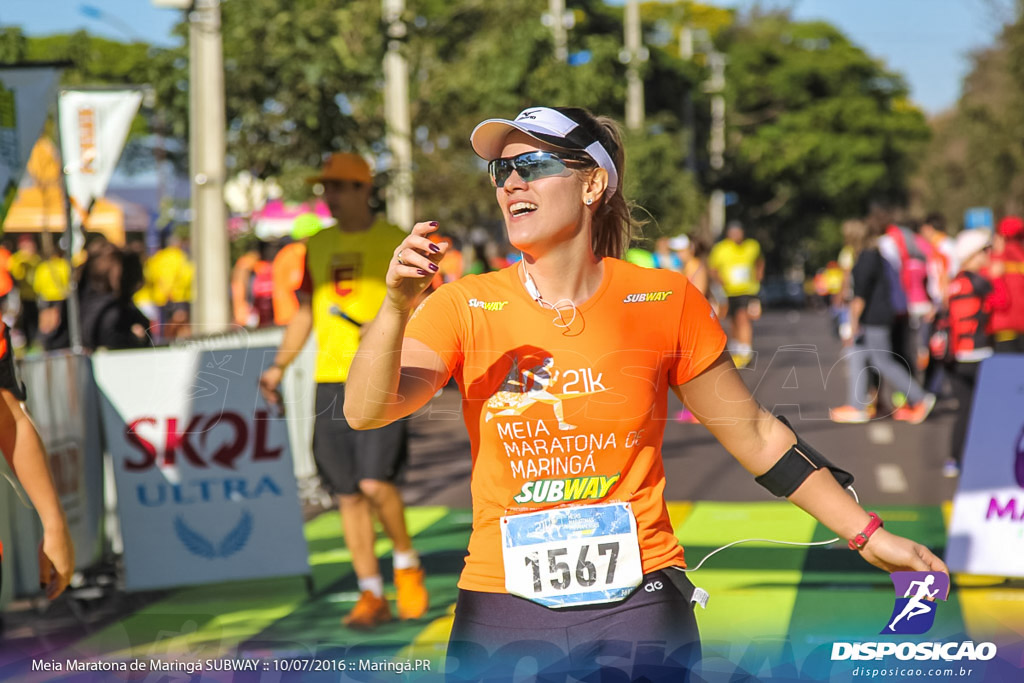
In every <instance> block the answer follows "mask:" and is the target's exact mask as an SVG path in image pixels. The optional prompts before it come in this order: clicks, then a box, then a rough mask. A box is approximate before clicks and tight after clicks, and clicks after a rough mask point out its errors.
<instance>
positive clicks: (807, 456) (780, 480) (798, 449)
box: [754, 415, 853, 498]
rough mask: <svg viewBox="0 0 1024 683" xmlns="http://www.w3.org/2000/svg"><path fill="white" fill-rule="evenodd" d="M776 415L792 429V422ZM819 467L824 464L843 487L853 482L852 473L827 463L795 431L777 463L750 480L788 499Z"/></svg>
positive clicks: (823, 457) (825, 459) (773, 493)
mask: <svg viewBox="0 0 1024 683" xmlns="http://www.w3.org/2000/svg"><path fill="white" fill-rule="evenodd" d="M778 418H779V421H780V422H782V424H784V425H786V426H787V427H789V428H790V429H793V425H791V424H789V420H787V419H786V418H784V417H782V416H781V415H779V416H778ZM793 433H794V434H796V430H795V429H793ZM822 467H827V468H828V469H829V471H830V472H832V476H833V477H835V479H836V481H837V482H839V485H840V486H842V487H843V488H844V489H845V488H846V487H847V486H849V485H850V484H852V483H853V475H852V474H850V473H849V472H847V471H846V470H843V469H840V468H838V467H836V466H835V465H833V464H832V463H830V462H829V461H828V459H827V458H826V457H825V456H824V455H822V454H821V453H819V452H818V451H816V450H815V449H814V448H812V447H811V445H810V444H809V443H807V442H806V441H804V440H803V439H801V438H800V435H799V434H796V443H795V444H794V445H793V446H790V448H789V450H788V451H786V452H785V453H784V454H783V456H782V457H781V458H779V460H778V462H776V463H775V464H774V465H772V468H771V469H770V470H768V471H767V472H765V473H764V474H762V475H761V476H760V477H757V478H756V479H754V481H756V482H757V483H758V484H760V485H761V486H763V487H765V488H766V489H768V490H769V491H770V492H771V493H772V495H775V496H778V497H779V498H788V497H789V496H790V495H792V494H793V492H794V491H796V490H797V489H798V488H800V484H803V483H804V480H805V479H807V477H809V476H811V474H812V473H813V472H814V471H815V470H819V469H821V468H822Z"/></svg>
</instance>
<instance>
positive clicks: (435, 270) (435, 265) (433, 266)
mask: <svg viewBox="0 0 1024 683" xmlns="http://www.w3.org/2000/svg"><path fill="white" fill-rule="evenodd" d="M430 269H431V270H432V271H434V272H435V273H436V272H437V264H436V263H431V264H430Z"/></svg>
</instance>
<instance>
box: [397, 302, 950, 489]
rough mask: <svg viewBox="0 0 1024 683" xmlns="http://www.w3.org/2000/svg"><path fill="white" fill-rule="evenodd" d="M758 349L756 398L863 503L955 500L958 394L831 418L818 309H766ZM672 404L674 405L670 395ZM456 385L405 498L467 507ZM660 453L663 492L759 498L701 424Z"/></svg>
mask: <svg viewBox="0 0 1024 683" xmlns="http://www.w3.org/2000/svg"><path fill="white" fill-rule="evenodd" d="M754 347H755V350H756V353H757V355H756V358H755V360H754V362H753V363H752V364H751V365H750V367H748V368H746V369H744V370H742V371H741V372H742V373H743V377H744V379H745V381H746V382H747V385H748V386H749V387H750V388H751V390H752V391H753V393H754V395H755V396H756V397H757V399H758V400H759V401H760V402H761V403H762V404H763V405H765V406H767V407H769V408H771V409H772V410H773V412H775V413H776V414H781V415H785V416H786V417H787V418H789V420H790V422H792V424H793V425H794V427H795V428H796V429H797V430H798V431H799V433H800V434H801V436H802V437H803V438H804V439H806V440H807V441H808V442H809V443H811V444H812V445H814V446H815V447H816V448H817V449H818V450H819V451H821V452H822V453H824V454H825V455H826V456H827V457H828V458H830V459H831V460H833V461H834V462H835V463H836V464H838V465H840V466H842V467H843V468H844V469H847V470H849V471H851V472H853V474H854V476H855V477H856V482H855V484H854V488H855V489H856V491H857V494H858V495H859V496H860V500H861V501H862V502H864V503H865V504H876V505H893V504H924V505H936V504H940V503H941V502H943V501H946V500H951V499H952V497H953V493H954V491H955V490H956V480H955V479H946V478H943V477H942V474H941V472H940V468H941V466H942V463H943V462H944V460H945V459H946V458H947V457H948V454H949V448H950V446H949V443H950V433H951V430H952V425H953V419H954V417H955V413H956V409H957V408H956V402H955V401H954V400H953V399H951V398H946V399H941V400H940V401H939V404H938V406H937V407H936V409H935V411H934V412H933V413H932V415H931V417H929V418H928V420H927V421H926V422H925V423H923V424H921V425H909V424H906V423H902V422H896V421H894V420H892V419H891V418H888V417H879V418H876V419H874V420H872V421H871V422H869V423H867V424H863V425H840V424H834V423H833V422H831V421H830V420H829V419H828V409H829V407H830V406H838V405H841V404H842V403H844V402H845V395H846V394H845V391H846V368H845V366H844V364H843V363H842V362H841V361H840V350H841V349H840V345H839V342H838V340H837V339H836V338H835V337H834V336H833V335H832V333H831V330H830V327H829V319H828V316H827V314H826V313H825V312H824V311H813V310H802V311H767V312H766V313H765V315H764V316H763V317H762V319H761V320H760V321H758V322H757V323H755V328H754ZM669 400H670V414H672V415H674V414H675V411H676V410H678V408H679V407H680V405H679V402H678V401H677V400H676V398H675V397H674V396H670V398H669ZM459 410H460V408H459V396H458V391H457V389H456V388H455V387H454V386H449V387H448V388H446V389H445V390H444V392H443V394H442V395H441V396H440V397H439V398H436V399H434V401H433V402H432V403H431V404H430V406H429V407H428V408H427V409H425V410H424V411H423V412H422V413H421V414H419V415H417V416H416V417H414V418H413V421H412V424H411V430H412V434H413V438H412V442H411V461H410V467H409V471H408V474H407V484H406V486H405V487H404V496H405V499H406V502H407V503H408V504H410V505H430V504H437V505H447V506H451V507H469V506H470V494H469V476H470V469H471V463H470V452H469V438H468V436H467V434H466V429H465V426H464V425H463V423H462V417H461V414H460V412H459ZM663 457H664V460H665V470H666V475H667V487H666V490H665V496H666V498H667V499H668V500H676V501H694V500H715V501H758V500H769V499H770V498H771V496H770V494H768V492H767V491H765V490H764V489H763V488H761V487H760V486H758V485H757V484H756V483H755V482H754V480H753V477H752V476H751V475H750V474H748V473H747V472H746V470H744V469H743V468H742V467H741V466H740V465H739V464H738V463H737V462H736V461H735V460H734V459H733V458H732V457H731V456H729V454H728V453H727V452H726V451H725V449H723V448H722V447H721V446H720V445H719V444H718V442H717V441H716V440H715V439H714V437H712V436H711V434H710V433H709V432H708V431H707V430H706V429H705V428H704V427H703V426H701V425H699V424H683V423H679V422H676V421H675V420H674V419H670V420H669V421H668V423H667V424H666V427H665V441H664V451H663Z"/></svg>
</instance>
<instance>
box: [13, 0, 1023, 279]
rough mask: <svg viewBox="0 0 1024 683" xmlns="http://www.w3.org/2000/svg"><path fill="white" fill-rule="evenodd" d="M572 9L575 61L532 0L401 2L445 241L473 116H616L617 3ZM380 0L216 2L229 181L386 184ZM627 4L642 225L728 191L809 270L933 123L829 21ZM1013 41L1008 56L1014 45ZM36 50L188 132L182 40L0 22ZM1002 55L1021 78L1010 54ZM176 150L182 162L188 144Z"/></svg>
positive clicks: (465, 173) (682, 0)
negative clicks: (365, 159) (373, 179)
mask: <svg viewBox="0 0 1024 683" xmlns="http://www.w3.org/2000/svg"><path fill="white" fill-rule="evenodd" d="M567 4H568V7H569V9H570V10H571V11H572V12H573V13H574V16H575V19H576V24H575V26H574V27H573V28H572V29H571V30H569V31H568V41H569V42H568V47H569V52H570V54H576V55H579V54H584V53H586V54H588V55H589V60H586V61H585V62H584V63H580V64H578V65H575V66H570V65H568V64H564V63H560V62H558V61H556V60H555V59H554V57H553V49H552V48H553V45H552V34H551V31H550V29H549V28H547V27H545V26H544V25H543V24H542V22H541V15H542V14H543V13H544V12H545V11H546V10H547V3H546V2H544V1H543V0H505V1H504V2H490V1H488V0H408V2H407V6H408V8H409V9H408V10H407V11H406V13H405V15H404V16H403V17H402V19H403V21H404V22H405V25H406V27H407V35H406V36H405V37H403V38H401V39H400V45H401V49H402V50H403V52H404V54H405V55H406V57H407V58H408V62H409V70H410V78H409V90H410V106H411V114H412V121H413V161H414V169H413V170H414V189H415V198H416V213H417V215H418V216H420V217H423V218H427V219H436V220H439V221H441V222H442V228H443V229H445V230H448V231H451V232H455V233H463V234H464V233H466V232H468V231H469V230H471V229H473V228H475V227H486V228H488V229H490V230H491V232H492V234H494V235H495V236H498V235H500V234H501V232H502V229H501V221H500V216H499V213H498V210H497V207H496V206H495V202H494V195H493V192H494V191H493V188H491V187H490V183H489V180H488V178H487V176H486V173H485V167H484V164H483V162H482V161H481V160H479V159H477V158H476V156H475V155H474V154H473V153H472V150H471V149H470V146H469V134H470V132H471V131H472V129H473V127H474V126H475V125H476V124H477V123H479V122H480V121H481V120H483V119H485V118H489V117H511V116H514V115H515V114H516V113H517V112H519V111H520V110H521V109H523V108H525V107H528V106H535V105H539V104H548V105H573V106H584V107H588V108H589V109H591V110H592V111H594V112H595V113H597V114H602V115H609V116H612V117H614V118H617V119H620V120H621V118H622V114H623V112H624V110H625V83H626V78H625V74H626V67H625V65H623V64H622V63H621V61H620V59H619V52H620V50H621V48H622V40H623V10H622V7H621V6H611V5H608V4H606V3H605V2H603V1H602V0H569V2H568V3H567ZM380 6H381V3H380V0H347V1H346V2H338V0H290V1H289V2H284V1H283V0H222V4H221V17H222V36H223V52H224V71H225V78H224V82H225V90H226V117H227V128H228V131H227V132H228V137H227V143H228V158H227V163H228V171H229V174H230V173H233V172H237V171H240V170H248V171H249V172H250V173H252V174H253V175H254V176H256V177H258V178H262V179H268V178H274V179H276V180H277V181H278V183H279V184H280V185H281V186H282V187H283V188H284V190H285V193H286V197H288V198H290V199H303V198H305V197H306V196H307V195H308V192H309V186H308V184H307V183H305V178H306V176H307V175H309V174H310V172H311V171H312V169H314V168H315V167H316V166H317V165H318V164H319V162H320V159H321V158H322V155H324V154H325V153H327V152H330V151H334V150H356V151H359V152H362V153H364V154H365V155H367V156H369V157H373V158H375V159H376V160H377V161H378V163H379V165H380V166H381V170H382V171H383V174H382V180H384V181H386V180H387V174H388V170H389V162H390V159H389V155H388V153H387V149H386V145H385V138H384V116H383V113H384V112H383V68H382V59H383V56H384V54H385V50H386V49H387V47H388V46H387V37H386V27H384V26H383V24H382V22H381V14H380V13H381V7H380ZM641 13H642V18H643V29H644V35H645V43H646V44H647V46H648V48H649V49H650V59H649V60H648V61H647V62H645V63H643V65H642V67H641V73H642V76H643V79H644V85H645V107H646V124H645V127H644V129H643V130H641V131H630V132H629V133H628V134H627V135H626V136H625V145H626V157H627V171H626V174H625V176H626V187H625V190H626V194H627V197H630V198H632V199H634V200H635V201H636V202H637V203H638V204H639V205H640V206H641V207H643V208H642V210H638V212H637V217H638V218H642V219H643V218H646V219H648V224H647V227H646V233H647V234H648V235H649V236H659V235H673V234H678V233H680V232H684V231H685V232H693V231H695V230H696V229H697V227H698V226H699V225H701V224H706V218H705V212H706V198H705V196H706V193H707V192H709V191H710V190H711V189H713V188H724V189H727V190H729V191H731V192H733V193H735V194H736V196H737V200H738V203H737V204H736V205H735V206H733V207H730V216H731V217H732V216H733V215H735V216H736V217H739V218H741V219H744V220H745V221H747V222H748V224H749V227H750V228H751V232H752V233H753V234H754V235H756V236H757V237H758V238H759V239H761V240H762V243H763V245H764V247H765V251H766V252H767V253H769V255H770V256H771V257H772V258H773V259H774V261H775V263H776V264H780V263H781V262H783V261H788V260H790V259H792V258H793V257H795V256H805V257H806V256H809V257H810V258H811V259H812V260H814V261H817V262H823V261H824V260H827V258H831V257H832V256H834V254H833V253H832V252H833V251H834V247H835V245H836V244H837V241H838V225H839V223H840V222H841V221H842V220H843V219H844V218H847V217H851V216H858V215H862V214H863V213H864V212H865V211H866V210H867V207H868V205H869V203H870V202H871V201H873V200H888V201H900V200H902V199H903V197H904V196H905V194H906V191H907V176H908V174H909V172H910V169H911V162H912V160H913V159H914V158H915V156H918V155H919V154H920V152H919V150H920V148H921V145H922V144H923V141H924V140H925V139H926V137H927V133H928V129H927V126H926V125H925V122H924V119H923V117H922V116H921V114H920V112H918V111H917V110H916V109H914V108H913V107H912V106H911V105H909V104H908V103H907V100H906V95H907V91H906V86H905V84H904V83H903V81H902V80H901V79H900V78H899V77H898V76H896V75H895V74H893V73H891V72H889V71H887V70H886V69H885V68H884V67H883V66H882V65H880V64H879V63H878V62H877V61H876V60H874V59H872V58H871V57H870V56H869V55H867V54H865V53H864V52H863V50H861V49H860V48H858V47H857V46H855V45H853V44H852V43H850V42H849V40H848V39H847V38H846V37H845V36H843V35H842V34H841V33H840V32H839V31H837V30H836V29H835V28H833V27H831V26H829V25H827V24H824V23H818V22H815V23H795V22H793V21H791V20H790V19H789V18H788V17H787V16H785V15H780V14H768V15H752V16H749V17H746V18H740V19H738V18H737V15H736V14H735V12H734V11H732V10H724V9H721V8H718V7H713V6H710V5H705V4H701V3H698V2H694V1H693V0H676V1H674V2H644V3H642V5H641ZM683 27H690V28H694V29H701V30H703V31H704V32H705V34H706V36H707V38H709V39H710V40H713V41H714V42H715V44H716V45H717V47H718V49H720V50H723V51H725V52H726V53H727V55H728V58H729V64H728V67H727V84H728V89H727V92H726V97H727V101H728V105H727V123H728V139H727V154H726V167H725V168H724V169H723V170H722V171H721V172H717V173H713V172H712V171H711V170H710V168H709V165H708V160H707V153H706V152H705V151H704V150H705V149H706V146H707V140H708V135H709V124H710V114H709V109H710V100H709V97H708V95H707V94H706V93H705V92H704V91H703V88H702V84H703V82H704V81H705V79H706V78H707V77H708V72H707V60H706V56H705V55H703V54H701V53H700V52H698V53H697V54H696V55H695V56H694V57H693V59H690V60H683V59H682V56H681V54H680V48H679V36H680V31H681V30H682V29H683ZM176 33H177V34H178V35H179V36H180V37H182V38H183V39H186V38H187V36H188V33H189V27H188V26H187V24H185V23H184V22H182V23H181V24H179V26H178V27H177V28H176ZM699 42H700V41H698V43H699ZM1020 45H1021V49H1020V50H1018V52H1013V53H1012V55H1018V54H1020V55H1024V41H1021V42H1020ZM699 47H700V45H698V48H699ZM1007 55H1011V53H1010V52H1007ZM40 58H45V59H47V60H53V59H70V60H73V61H74V62H75V67H74V68H73V69H71V70H69V71H68V73H67V74H66V77H65V82H67V83H76V84H77V83H150V84H152V85H153V88H154V90H155V96H156V103H157V105H156V108H155V110H154V111H153V112H152V114H151V115H150V116H148V117H147V119H146V120H145V121H143V125H142V129H140V130H139V131H137V132H138V133H140V134H141V133H144V132H147V131H159V132H162V133H165V134H167V135H169V136H172V137H175V138H178V139H180V140H185V139H187V135H188V120H189V117H188V80H189V74H188V50H187V40H183V44H182V46H181V47H176V48H170V49H154V48H150V47H148V46H146V45H142V44H137V43H132V44H124V43H116V42H114V41H108V40H103V39H98V38H92V37H89V36H87V35H85V34H75V35H73V36H55V37H51V38H45V39H26V38H25V37H24V36H23V35H21V33H20V32H19V31H17V30H16V29H13V30H12V29H3V30H0V60H6V61H15V60H19V59H40ZM1006 61H1007V64H1008V66H1007V69H1010V68H1013V69H1017V71H1014V72H1013V73H1016V74H1017V75H1018V79H1019V78H1020V77H1024V57H1022V58H1017V57H1016V56H1012V58H1011V56H1008V57H1007V58H1006ZM1018 82H1019V80H1018ZM983 109H984V108H983ZM1021 110H1024V108H1021ZM972 116H974V117H975V119H977V121H978V123H977V126H978V129H979V130H983V129H986V126H988V125H989V124H988V120H987V119H986V117H989V118H991V114H990V112H989V111H988V110H987V109H985V110H984V111H983V112H980V113H975V114H972ZM1015 125H1016V124H1013V123H1012V122H1004V123H1000V126H1002V127H1003V128H1005V133H1004V134H1005V135H1006V136H1010V135H1012V134H1014V133H1015V132H1016V133H1017V134H1018V138H1017V142H1016V143H1015V144H1016V147H1014V146H1013V145H1011V144H1005V143H1004V144H1003V145H1002V146H1003V147H1004V148H1005V149H1007V150H1010V152H1007V154H1011V152H1012V154H1018V153H1019V148H1020V140H1024V135H1020V128H1019V127H1015ZM1013 150H1017V151H1013ZM996 151H998V149H994V150H993V152H996ZM1011 156H1012V155H1011ZM1013 158H1016V157H1013ZM178 161H179V163H180V164H181V165H182V166H184V162H185V160H184V158H183V155H180V156H179V157H178ZM1005 163H1009V162H1005ZM1014 163H1016V162H1014Z"/></svg>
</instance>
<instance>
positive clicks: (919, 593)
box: [889, 574, 939, 633]
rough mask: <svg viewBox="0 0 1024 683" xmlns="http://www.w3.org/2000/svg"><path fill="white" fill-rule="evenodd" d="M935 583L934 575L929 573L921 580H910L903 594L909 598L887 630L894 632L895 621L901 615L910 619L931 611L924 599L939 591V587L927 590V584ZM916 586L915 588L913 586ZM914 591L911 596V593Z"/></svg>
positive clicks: (933, 595)
mask: <svg viewBox="0 0 1024 683" xmlns="http://www.w3.org/2000/svg"><path fill="white" fill-rule="evenodd" d="M933 583H935V576H933V575H932V574H929V575H928V576H926V577H925V578H924V580H923V581H911V583H910V586H909V587H908V588H907V592H906V593H905V594H904V595H903V597H905V598H910V601H909V602H908V603H907V604H906V606H905V607H904V608H903V611H902V612H900V613H899V616H897V617H896V618H895V619H893V620H892V623H891V624H889V630H890V631H892V632H893V633H895V632H896V623H897V622H898V621H899V620H900V619H902V618H903V617H906V618H907V621H910V620H911V619H913V618H914V617H916V616H918V615H920V614H928V613H929V612H931V611H932V606H931V605H930V604H928V603H926V602H924V601H925V599H927V598H934V597H935V596H936V595H938V593H939V589H938V588H936V589H935V590H933V591H930V590H928V588H929V586H931V585H932V584H933ZM915 586H916V587H917V588H916V589H915V588H914V587H915ZM912 592H913V593H914V595H913V596H911V595H910V594H911V593H912Z"/></svg>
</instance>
